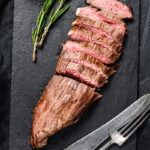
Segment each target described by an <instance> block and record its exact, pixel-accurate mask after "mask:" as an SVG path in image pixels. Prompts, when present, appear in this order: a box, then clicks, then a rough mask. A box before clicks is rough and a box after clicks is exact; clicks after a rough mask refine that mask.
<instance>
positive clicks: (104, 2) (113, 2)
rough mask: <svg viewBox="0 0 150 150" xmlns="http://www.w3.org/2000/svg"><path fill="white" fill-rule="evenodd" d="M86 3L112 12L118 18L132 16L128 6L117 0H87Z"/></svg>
mask: <svg viewBox="0 0 150 150" xmlns="http://www.w3.org/2000/svg"><path fill="white" fill-rule="evenodd" d="M87 3H90V4H92V5H93V6H95V7H97V8H101V9H102V10H105V11H109V12H112V13H113V14H114V15H117V16H118V17H120V18H133V16H132V13H131V10H130V8H129V7H127V6H126V5H124V4H123V3H121V2H119V1H117V0H87Z"/></svg>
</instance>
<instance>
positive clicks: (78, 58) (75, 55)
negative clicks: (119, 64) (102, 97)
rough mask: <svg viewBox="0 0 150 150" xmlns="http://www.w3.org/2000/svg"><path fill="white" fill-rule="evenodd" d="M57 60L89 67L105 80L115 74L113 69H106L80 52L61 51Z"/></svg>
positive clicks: (97, 61) (91, 57) (92, 58)
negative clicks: (65, 60)
mask: <svg viewBox="0 0 150 150" xmlns="http://www.w3.org/2000/svg"><path fill="white" fill-rule="evenodd" d="M59 58H60V59H61V58H64V59H67V60H69V61H70V62H74V63H77V64H81V65H83V66H86V67H89V68H91V69H93V70H95V71H96V72H99V73H100V74H101V75H102V76H103V77H105V78H106V79H108V78H109V76H110V75H112V74H114V73H115V72H116V70H115V69H114V67H107V66H106V65H104V64H103V63H101V62H100V61H99V60H98V59H96V58H94V57H93V56H90V55H88V54H84V53H81V52H76V51H67V50H63V52H62V53H61V55H60V56H59Z"/></svg>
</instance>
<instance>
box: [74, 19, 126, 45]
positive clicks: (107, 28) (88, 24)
mask: <svg viewBox="0 0 150 150" xmlns="http://www.w3.org/2000/svg"><path fill="white" fill-rule="evenodd" d="M72 26H81V27H84V28H85V29H87V30H90V31H92V32H94V33H97V34H99V35H102V36H105V37H107V38H109V39H113V40H115V41H116V42H118V43H120V42H122V40H123V38H124V33H123V32H122V31H118V30H116V29H115V28H114V27H113V26H111V25H109V24H108V23H105V22H100V21H95V20H92V19H89V18H83V17H78V18H77V19H76V20H75V21H74V22H73V23H72Z"/></svg>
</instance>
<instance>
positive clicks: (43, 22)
mask: <svg viewBox="0 0 150 150" xmlns="http://www.w3.org/2000/svg"><path fill="white" fill-rule="evenodd" d="M65 1H66V0H58V4H57V7H56V9H55V10H54V8H52V9H51V6H52V4H53V2H54V0H46V1H45V2H44V4H43V7H42V10H41V11H40V13H39V15H38V18H37V22H36V26H37V27H36V29H34V28H33V29H32V41H33V56H32V60H33V61H35V60H36V51H37V48H38V47H41V46H42V45H43V42H44V39H45V37H46V35H47V33H48V31H49V29H50V27H51V25H52V24H53V23H54V22H55V21H56V20H57V19H58V18H59V17H60V16H61V15H62V14H63V13H64V12H66V11H67V10H68V8H69V7H70V6H71V5H70V4H69V5H67V6H66V7H65V8H62V7H63V5H64V3H65ZM50 9H51V11H50ZM49 12H50V15H49V19H48V21H47V18H48V14H49Z"/></svg>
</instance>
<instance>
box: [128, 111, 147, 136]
mask: <svg viewBox="0 0 150 150" xmlns="http://www.w3.org/2000/svg"><path fill="white" fill-rule="evenodd" d="M149 116H150V112H149V113H148V114H147V115H145V117H143V119H142V120H141V121H140V123H139V124H138V125H137V126H136V127H135V128H133V130H132V131H131V132H129V133H128V135H127V136H126V138H129V137H130V136H131V135H132V134H133V133H134V132H135V131H136V130H137V129H138V128H139V127H140V126H141V125H142V124H143V122H144V121H145V120H146V119H147V118H148V117H149Z"/></svg>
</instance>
